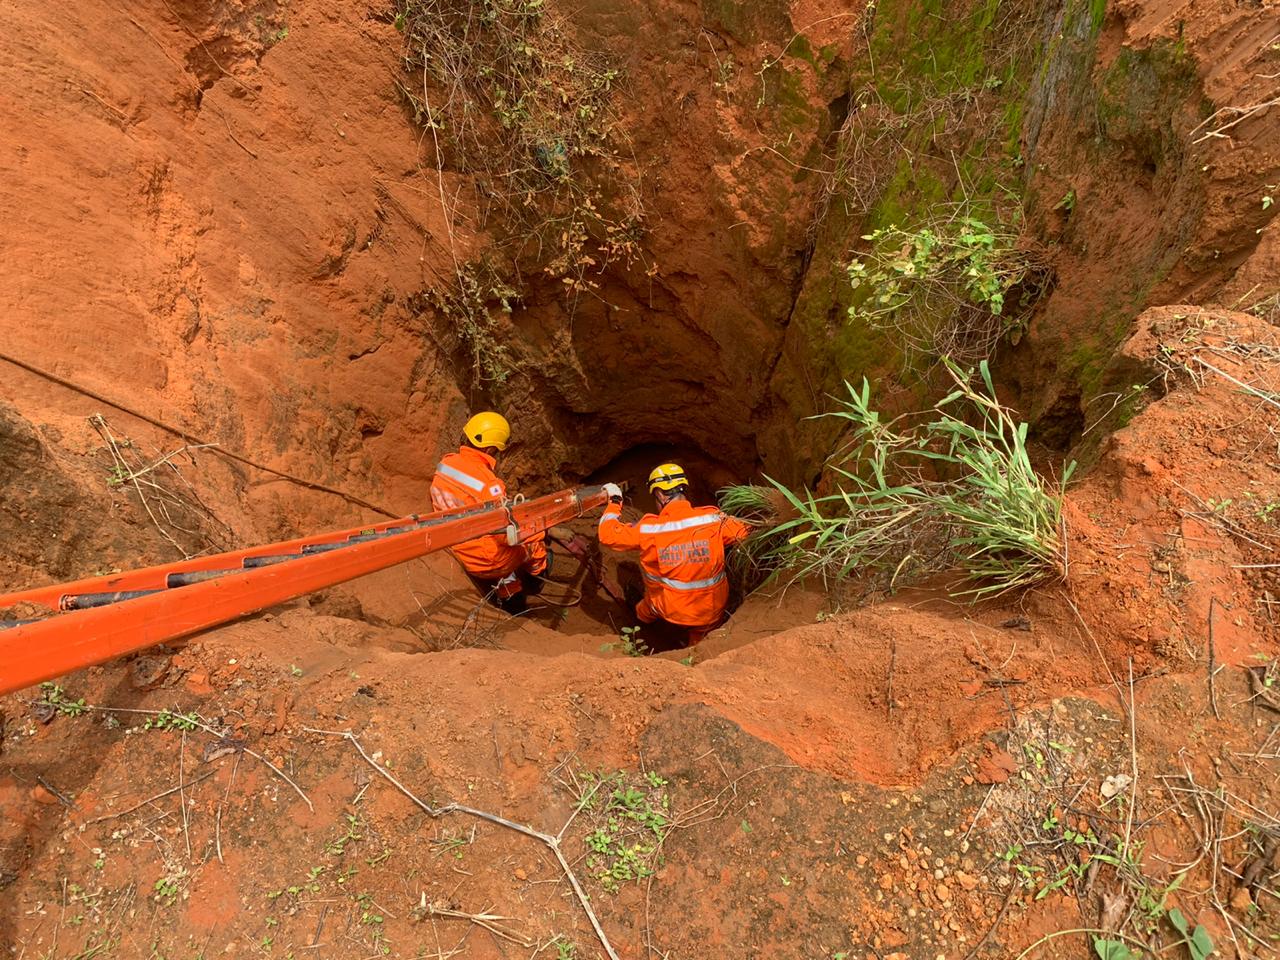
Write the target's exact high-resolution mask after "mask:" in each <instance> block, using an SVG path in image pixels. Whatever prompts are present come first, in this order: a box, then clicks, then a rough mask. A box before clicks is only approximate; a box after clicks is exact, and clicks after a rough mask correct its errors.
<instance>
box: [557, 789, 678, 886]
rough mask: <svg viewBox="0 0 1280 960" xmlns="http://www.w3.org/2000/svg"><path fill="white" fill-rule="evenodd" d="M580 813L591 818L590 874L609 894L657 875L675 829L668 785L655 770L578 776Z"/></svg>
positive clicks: (587, 862) (587, 863) (588, 818)
mask: <svg viewBox="0 0 1280 960" xmlns="http://www.w3.org/2000/svg"><path fill="white" fill-rule="evenodd" d="M578 783H579V786H580V788H581V790H582V792H581V794H580V796H579V798H578V809H579V811H580V812H582V813H585V814H587V816H586V820H587V822H588V823H589V825H590V830H589V832H588V833H587V834H586V836H585V838H584V842H585V844H586V847H587V851H588V853H587V858H586V866H587V870H588V872H589V873H590V875H591V876H592V877H593V878H594V879H595V880H596V881H597V882H598V883H599V884H600V886H601V887H602V888H603V889H604V890H605V891H607V892H609V893H616V892H617V891H618V890H619V889H620V888H621V886H622V885H623V884H624V883H627V882H629V881H638V880H642V879H644V878H645V877H649V876H652V875H653V870H654V866H653V864H654V860H655V859H656V857H657V856H658V851H659V849H660V848H661V845H662V842H663V840H665V839H666V836H667V834H668V833H669V832H670V830H671V798H670V796H669V794H668V793H667V791H666V787H667V781H666V780H665V779H663V777H661V776H660V775H658V774H657V773H655V772H653V771H649V772H648V773H647V774H645V775H644V776H643V777H639V776H632V775H630V774H628V773H627V772H626V771H621V770H620V771H618V772H617V773H615V774H610V775H603V774H599V775H598V774H592V773H585V774H582V775H580V776H579V777H578Z"/></svg>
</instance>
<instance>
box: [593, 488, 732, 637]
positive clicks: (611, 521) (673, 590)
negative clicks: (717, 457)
mask: <svg viewBox="0 0 1280 960" xmlns="http://www.w3.org/2000/svg"><path fill="white" fill-rule="evenodd" d="M621 514H622V506H621V505H620V504H617V503H610V504H609V505H608V506H606V507H605V508H604V516H602V517H601V518H600V543H601V545H602V546H605V547H609V548H610V549H613V550H639V551H640V566H641V569H642V570H643V572H644V587H645V595H644V599H643V600H641V601H640V602H639V603H638V604H636V616H637V617H638V618H639V619H640V622H641V623H653V622H654V621H655V620H659V619H661V620H666V621H667V622H668V623H674V624H676V625H678V626H682V627H689V628H690V631H689V633H690V636H689V639H690V642H691V643H697V642H698V641H699V640H701V639H702V637H703V636H705V635H706V634H707V632H709V631H710V630H711V628H713V627H715V626H716V625H718V624H719V623H720V620H721V619H722V618H723V617H724V608H725V605H726V604H727V603H728V602H729V580H728V578H727V577H726V575H725V571H724V555H725V550H726V548H728V547H730V546H732V545H733V544H735V543H740V542H741V541H743V540H745V539H746V538H747V536H748V535H749V534H750V533H751V528H750V527H749V526H747V524H745V523H743V522H742V521H741V520H735V519H734V518H733V517H728V516H725V515H724V514H723V513H721V512H720V511H719V509H717V508H716V507H695V506H694V505H693V504H691V503H689V501H688V500H672V501H671V502H670V503H668V504H667V505H666V506H665V507H664V508H663V509H662V512H661V513H657V514H653V513H649V514H645V516H644V517H642V518H641V520H640V522H639V523H635V524H626V523H623V522H622V521H621V519H620V517H621Z"/></svg>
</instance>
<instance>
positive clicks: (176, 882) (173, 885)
mask: <svg viewBox="0 0 1280 960" xmlns="http://www.w3.org/2000/svg"><path fill="white" fill-rule="evenodd" d="M181 880H182V877H181V876H166V877H161V878H160V879H159V880H157V881H156V882H155V885H154V886H153V887H152V888H151V899H152V900H154V901H155V902H156V903H161V904H164V905H165V906H166V907H171V906H173V904H174V903H175V902H176V901H177V899H178V894H179V893H180V892H181V889H182V888H181V886H180V883H181Z"/></svg>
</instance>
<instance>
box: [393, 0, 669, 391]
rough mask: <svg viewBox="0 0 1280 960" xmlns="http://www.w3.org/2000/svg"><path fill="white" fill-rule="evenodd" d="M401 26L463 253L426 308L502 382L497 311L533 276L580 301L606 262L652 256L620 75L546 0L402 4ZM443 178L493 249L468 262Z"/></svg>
mask: <svg viewBox="0 0 1280 960" xmlns="http://www.w3.org/2000/svg"><path fill="white" fill-rule="evenodd" d="M395 24H396V27H397V29H399V30H400V31H401V32H402V33H403V35H404V65H405V74H406V79H405V81H404V82H398V84H397V86H398V89H399V91H400V93H401V95H402V96H403V98H404V100H405V101H406V102H407V103H408V105H409V107H410V109H412V111H413V117H414V120H415V122H416V123H418V124H420V125H421V126H422V128H423V130H424V133H425V134H429V138H430V145H431V147H432V152H433V153H434V155H435V156H434V167H435V169H434V171H433V172H432V173H433V179H434V181H435V182H434V183H433V188H434V189H435V190H437V191H438V193H439V195H440V201H441V204H442V205H443V206H444V212H445V217H446V222H447V225H448V230H449V232H450V237H449V239H450V250H451V253H452V255H453V258H454V273H455V276H454V284H453V285H452V287H451V288H447V289H442V288H436V289H434V290H430V291H428V292H427V294H426V296H425V297H424V298H423V302H422V304H420V306H427V305H429V306H431V307H434V308H435V309H436V310H438V311H439V312H441V313H443V314H444V315H445V316H446V317H448V318H450V319H451V320H453V321H454V323H455V324H456V334H457V338H458V341H459V342H460V343H461V344H462V345H464V346H465V347H467V348H468V349H469V351H470V352H471V354H472V360H473V363H474V367H475V371H476V375H477V378H478V379H480V380H490V381H498V382H501V381H502V380H504V379H505V378H506V377H507V376H508V375H509V374H510V373H511V372H512V371H513V370H514V368H515V366H516V364H515V361H514V360H513V358H512V357H511V356H510V354H509V353H508V352H507V351H506V350H505V349H504V348H503V347H501V346H500V345H499V343H498V338H497V335H496V324H497V322H498V320H497V317H496V316H495V311H497V310H499V309H503V310H510V308H511V304H512V302H513V301H514V300H515V299H516V297H517V290H516V288H517V287H519V286H522V284H521V283H520V282H519V280H520V278H521V275H522V271H523V270H525V269H534V270H538V271H541V272H542V273H543V274H544V275H545V276H547V277H549V278H551V279H552V280H554V281H555V282H557V283H559V284H560V285H561V286H562V287H563V289H564V291H565V292H566V294H567V295H568V296H569V297H570V298H571V300H572V301H573V302H576V299H577V297H578V296H580V295H582V294H583V293H589V292H591V291H593V290H594V289H595V288H596V287H597V286H598V283H597V281H596V280H595V279H594V276H597V275H599V274H600V273H601V272H602V271H603V270H604V268H605V267H606V266H607V265H608V264H610V263H611V262H614V261H618V260H620V261H622V262H623V263H625V264H627V265H630V264H632V263H633V262H635V261H636V260H637V259H638V258H640V256H641V253H640V247H639V243H638V241H639V238H640V235H641V233H642V230H643V220H644V210H643V204H642V201H641V191H640V183H639V176H638V174H637V173H636V172H635V171H636V164H635V161H634V158H633V157H630V156H629V152H630V151H629V146H628V144H627V142H626V139H625V137H624V135H623V134H622V133H621V131H620V129H619V122H618V115H617V113H616V111H615V109H614V107H613V104H612V97H613V92H614V87H615V84H616V83H617V81H618V71H617V70H616V69H614V68H613V67H611V66H610V65H609V63H608V62H607V60H606V59H605V57H604V56H603V55H602V54H599V53H597V52H594V51H589V50H586V49H584V48H583V47H582V46H581V45H580V44H578V43H577V42H576V41H575V40H574V38H573V37H572V35H571V32H570V30H569V28H568V25H567V23H566V22H565V21H564V20H563V19H562V18H561V17H559V16H557V15H556V14H554V13H552V12H551V11H549V10H547V9H546V7H545V5H544V2H543V0H512V2H510V3H498V2H494V0H403V2H402V4H401V6H400V8H399V12H398V13H397V15H396V18H395ZM446 171H448V172H450V173H455V174H461V175H462V176H463V177H466V178H467V179H468V180H469V181H470V183H471V184H472V185H473V187H474V200H475V203H476V205H477V207H478V210H477V213H478V216H477V218H476V221H475V222H474V223H473V224H472V227H473V229H474V230H475V231H476V232H484V233H487V234H488V235H489V236H491V237H492V238H493V239H494V241H495V252H494V253H492V254H490V255H487V256H486V257H484V258H481V259H476V260H472V261H469V262H462V261H461V260H460V259H459V257H458V253H457V250H456V249H455V246H454V242H453V240H454V238H453V230H454V223H453V217H454V214H453V212H451V210H450V206H449V203H448V199H447V191H446V189H445V173H446ZM456 205H457V204H456V199H455V206H456Z"/></svg>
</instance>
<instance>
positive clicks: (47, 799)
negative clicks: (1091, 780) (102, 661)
mask: <svg viewBox="0 0 1280 960" xmlns="http://www.w3.org/2000/svg"><path fill="white" fill-rule="evenodd" d="M31 799H32V800H34V801H35V802H36V803H43V804H44V805H45V806H46V807H48V806H52V805H53V804H55V803H57V802H58V798H57V797H55V796H54V795H53V794H52V793H50V792H49V791H48V790H46V789H45V788H44V787H42V786H41V785H40V784H36V785H35V786H34V787H32V788H31ZM1245 892H1246V893H1247V892H1248V891H1245Z"/></svg>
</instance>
